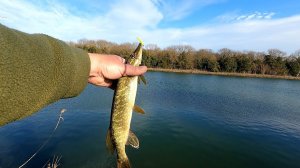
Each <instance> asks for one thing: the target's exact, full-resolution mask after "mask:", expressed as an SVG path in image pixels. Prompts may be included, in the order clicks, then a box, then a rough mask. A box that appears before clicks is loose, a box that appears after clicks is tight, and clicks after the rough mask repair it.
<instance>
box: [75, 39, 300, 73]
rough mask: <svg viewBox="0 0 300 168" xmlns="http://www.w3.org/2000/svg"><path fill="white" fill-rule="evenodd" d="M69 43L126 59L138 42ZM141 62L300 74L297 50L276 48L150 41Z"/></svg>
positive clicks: (217, 70) (220, 70)
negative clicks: (261, 49)
mask: <svg viewBox="0 0 300 168" xmlns="http://www.w3.org/2000/svg"><path fill="white" fill-rule="evenodd" d="M69 44H70V45H72V46H75V47H78V48H81V49H84V50H86V51H88V52H91V53H101V54H115V55H119V56H122V57H124V58H127V57H128V56H129V55H130V54H131V53H132V52H133V50H134V49H135V47H136V45H137V44H135V43H122V44H117V43H113V42H109V41H105V40H85V39H82V40H79V41H77V42H69ZM142 64H144V65H146V66H148V67H151V68H165V69H198V70H202V71H209V72H237V73H251V74H269V75H282V76H284V75H290V76H299V75H300V50H297V51H295V52H294V53H292V54H289V55H287V54H286V53H285V52H283V51H281V50H279V49H269V50H268V51H267V52H256V51H234V50H230V49H228V48H223V49H220V50H219V51H217V52H214V51H213V50H211V49H200V50H196V49H194V48H193V47H191V46H189V45H174V46H169V47H166V48H164V49H161V48H159V47H158V46H157V45H155V44H149V45H146V46H145V47H144V51H143V60H142Z"/></svg>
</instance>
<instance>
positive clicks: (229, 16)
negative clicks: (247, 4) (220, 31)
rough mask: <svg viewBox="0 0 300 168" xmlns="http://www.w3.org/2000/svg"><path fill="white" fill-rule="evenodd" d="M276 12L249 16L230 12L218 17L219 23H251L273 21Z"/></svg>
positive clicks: (255, 13) (257, 13)
mask: <svg viewBox="0 0 300 168" xmlns="http://www.w3.org/2000/svg"><path fill="white" fill-rule="evenodd" d="M275 14H276V13H275V12H264V13H262V12H257V11H256V12H253V13H248V14H242V15H241V14H238V12H236V11H234V12H230V13H226V14H223V15H221V16H218V17H217V20H218V21H221V22H236V21H239V22H240V21H249V20H264V19H272V17H273V16H274V15H275Z"/></svg>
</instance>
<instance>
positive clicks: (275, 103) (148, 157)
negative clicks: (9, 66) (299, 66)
mask: <svg viewBox="0 0 300 168" xmlns="http://www.w3.org/2000/svg"><path fill="white" fill-rule="evenodd" d="M146 78H147V80H148V83H149V84H148V85H147V86H143V85H140V86H139V91H138V95H137V104H138V105H140V106H141V107H143V108H144V109H145V111H146V114H145V115H139V114H134V115H133V120H132V130H133V132H135V134H136V135H137V136H138V137H139V140H140V149H138V150H134V149H131V148H130V147H128V148H127V153H128V155H129V158H130V161H131V163H132V166H133V167H135V168H144V167H145V168H147V167H149V168H150V167H151V168H157V167H173V168H177V167H178V168H182V167H207V168H214V167H230V168H233V167H237V168H240V167H246V168H247V167H249V168H253V167H256V168H257V167H264V168H266V167H270V168H276V167H284V168H288V167H295V168H296V167H300V81H288V80H278V79H251V78H237V77H220V76H205V75H190V74H178V73H161V72H149V73H147V74H146ZM112 95H113V92H112V91H111V90H109V89H103V88H96V87H94V86H91V85H90V86H88V87H87V88H86V89H85V91H84V92H83V93H82V94H81V95H80V96H79V97H76V98H72V99H67V100H61V101H59V102H57V103H54V104H52V105H50V106H48V107H46V108H44V109H42V110H41V111H40V112H38V113H36V114H35V115H33V116H31V117H28V118H26V119H24V120H21V121H17V122H14V123H11V124H8V125H6V126H4V127H1V128H0V167H1V168H6V167H18V166H20V165H21V164H22V163H23V162H24V161H26V160H27V159H28V158H29V157H30V156H31V155H32V154H33V153H34V152H35V151H36V150H37V148H38V147H39V146H40V145H41V144H42V143H43V142H44V141H45V140H46V139H47V137H48V136H49V135H50V134H51V132H52V130H53V128H54V127H55V125H56V122H57V119H58V115H59V111H60V109H61V108H66V109H67V110H68V111H67V112H65V113H64V122H62V124H61V125H60V126H59V128H58V129H57V131H56V133H55V135H54V137H53V138H52V139H51V140H50V141H49V143H48V144H47V145H46V146H45V148H43V150H42V151H41V152H40V153H39V154H38V155H37V156H36V157H35V158H34V159H33V160H32V161H30V162H29V163H28V165H27V167H42V166H43V165H44V164H45V163H46V162H47V161H48V160H49V159H51V158H52V157H53V156H54V155H59V156H62V159H61V165H62V167H72V168H73V167H82V168H83V167H91V168H92V167H104V168H106V167H116V165H115V157H113V156H110V155H108V153H107V151H106V149H105V135H106V130H107V127H108V125H109V116H110V106H111V101H112Z"/></svg>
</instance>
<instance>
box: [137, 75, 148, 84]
mask: <svg viewBox="0 0 300 168" xmlns="http://www.w3.org/2000/svg"><path fill="white" fill-rule="evenodd" d="M140 81H142V82H143V83H144V84H145V85H147V81H146V79H145V77H144V75H140V76H139V77H138V83H140Z"/></svg>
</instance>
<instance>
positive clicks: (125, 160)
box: [117, 158, 131, 168]
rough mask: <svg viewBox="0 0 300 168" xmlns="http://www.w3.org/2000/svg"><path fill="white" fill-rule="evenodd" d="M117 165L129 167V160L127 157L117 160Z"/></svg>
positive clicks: (124, 167) (122, 167) (123, 167)
mask: <svg viewBox="0 0 300 168" xmlns="http://www.w3.org/2000/svg"><path fill="white" fill-rule="evenodd" d="M117 167H118V168H130V167H131V166H130V162H129V160H128V158H126V159H124V160H119V159H118V162H117Z"/></svg>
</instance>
